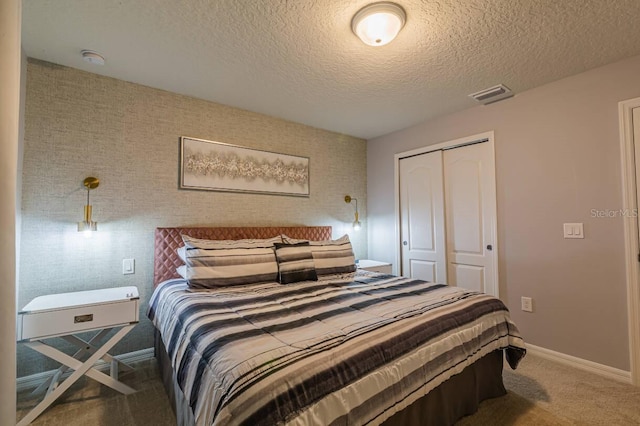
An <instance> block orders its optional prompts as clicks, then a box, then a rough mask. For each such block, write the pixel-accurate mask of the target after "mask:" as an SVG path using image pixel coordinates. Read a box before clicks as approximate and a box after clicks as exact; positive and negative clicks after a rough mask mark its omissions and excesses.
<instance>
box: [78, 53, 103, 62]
mask: <svg viewBox="0 0 640 426" xmlns="http://www.w3.org/2000/svg"><path fill="white" fill-rule="evenodd" d="M80 54H81V55H82V59H84V60H85V61H87V62H89V63H90V64H93V65H104V56H102V55H101V54H99V53H98V52H94V51H93V50H82V51H80Z"/></svg>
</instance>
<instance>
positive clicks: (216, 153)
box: [180, 136, 309, 197]
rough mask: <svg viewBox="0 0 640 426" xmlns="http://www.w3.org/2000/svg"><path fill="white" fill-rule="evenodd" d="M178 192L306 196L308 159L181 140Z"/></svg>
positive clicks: (187, 138) (185, 139)
mask: <svg viewBox="0 0 640 426" xmlns="http://www.w3.org/2000/svg"><path fill="white" fill-rule="evenodd" d="M180 188H181V189H200V190H206V191H230V192H253V193H263V194H278V195H292V196H297V197H308V196H309V158H307V157H298V156H294V155H287V154H277V153H275V152H269V151H262V150H258V149H252V148H246V147H242V146H237V145H230V144H226V143H221V142H213V141H207V140H203V139H196V138H190V137H186V136H183V137H181V138H180Z"/></svg>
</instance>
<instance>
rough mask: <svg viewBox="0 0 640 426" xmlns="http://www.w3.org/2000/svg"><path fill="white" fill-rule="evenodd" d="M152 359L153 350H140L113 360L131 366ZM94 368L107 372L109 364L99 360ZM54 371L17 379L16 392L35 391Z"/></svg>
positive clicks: (64, 376) (66, 375)
mask: <svg viewBox="0 0 640 426" xmlns="http://www.w3.org/2000/svg"><path fill="white" fill-rule="evenodd" d="M153 357H154V352H153V348H147V349H140V350H139V351H134V352H128V353H126V354H122V355H116V356H115V357H114V358H117V359H118V360H120V361H122V362H124V363H125V364H132V363H134V362H139V361H146V360H148V359H151V358H153ZM95 368H96V369H97V370H100V371H102V372H105V371H108V370H109V364H107V363H106V362H104V361H103V360H99V361H98V362H97V363H96V366H95ZM55 371H56V370H49V371H45V372H42V373H36V374H32V375H30V376H24V377H18V379H17V380H16V389H17V391H18V392H21V391H25V390H29V389H35V388H37V387H38V386H40V385H41V384H42V383H44V381H45V380H47V379H48V378H49V377H51V375H52V374H53V373H54V372H55ZM72 372H73V370H70V371H67V372H66V373H65V374H63V375H62V377H63V378H66V377H68V376H69V375H71V373H72Z"/></svg>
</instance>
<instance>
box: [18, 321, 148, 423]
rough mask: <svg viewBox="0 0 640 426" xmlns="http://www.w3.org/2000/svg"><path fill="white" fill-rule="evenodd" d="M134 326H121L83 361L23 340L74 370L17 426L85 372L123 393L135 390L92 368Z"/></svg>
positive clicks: (42, 409) (47, 404)
mask: <svg viewBox="0 0 640 426" xmlns="http://www.w3.org/2000/svg"><path fill="white" fill-rule="evenodd" d="M134 326H135V324H131V325H127V326H124V327H122V328H121V329H120V330H118V332H116V334H114V335H113V336H112V337H111V338H110V339H109V340H107V341H106V342H105V343H104V344H103V345H102V346H101V347H100V348H97V349H96V350H95V352H93V354H92V355H91V356H90V357H89V358H88V359H87V360H86V361H85V362H80V361H79V360H77V359H75V358H73V357H71V356H69V355H67V354H65V353H63V352H61V351H59V350H58V349H55V348H53V347H51V346H49V345H46V344H44V343H42V342H40V341H33V342H25V345H27V346H29V347H30V348H32V349H34V350H36V351H38V352H40V353H41V354H43V355H46V356H48V357H49V358H51V359H53V360H55V361H58V362H60V363H62V364H64V365H66V366H68V367H70V368H72V369H74V370H75V371H74V372H73V373H71V375H70V376H69V377H68V378H67V379H66V380H64V381H63V382H62V383H60V385H58V386H57V387H56V388H55V390H53V391H52V392H50V393H48V394H47V395H46V396H45V397H44V399H43V400H42V401H41V402H40V403H39V404H38V405H36V406H35V407H34V408H33V410H31V411H30V412H29V414H27V415H26V416H25V417H24V418H22V419H21V420H20V422H18V424H17V426H24V425H28V424H29V423H31V422H32V421H33V420H35V419H36V417H38V416H39V415H40V414H42V412H43V411H44V410H46V409H47V407H49V405H51V404H52V403H53V401H55V400H56V399H58V397H60V395H62V393H63V392H64V391H66V390H67V389H69V387H70V386H71V385H72V384H74V383H75V382H76V381H77V380H78V379H79V378H80V377H82V376H83V375H85V374H86V375H87V376H89V377H91V378H92V379H94V380H97V381H98V382H100V383H102V384H104V385H106V386H109V387H110V388H113V389H115V390H117V391H118V392H121V393H123V394H125V395H128V394H131V393H133V392H135V389H133V388H130V387H129V386H127V385H125V384H124V383H122V382H119V381H118V380H116V379H114V378H113V377H110V376H107V375H106V374H104V373H101V372H100V371H98V370H96V369H94V368H93V365H94V364H95V363H96V361H97V360H99V359H100V358H103V357H104V355H105V354H106V353H107V352H108V351H109V350H110V349H111V348H112V347H113V346H114V345H115V344H116V343H118V342H119V341H120V340H121V339H122V338H123V337H124V336H125V335H126V334H127V333H128V332H129V331H131V329H133V327H134Z"/></svg>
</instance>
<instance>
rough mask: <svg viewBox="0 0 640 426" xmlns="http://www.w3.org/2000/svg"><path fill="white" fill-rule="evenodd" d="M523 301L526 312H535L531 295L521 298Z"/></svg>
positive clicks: (523, 308)
mask: <svg viewBox="0 0 640 426" xmlns="http://www.w3.org/2000/svg"><path fill="white" fill-rule="evenodd" d="M520 302H521V303H522V310H523V311H525V312H533V299H532V298H530V297H522V298H521V299H520Z"/></svg>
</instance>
